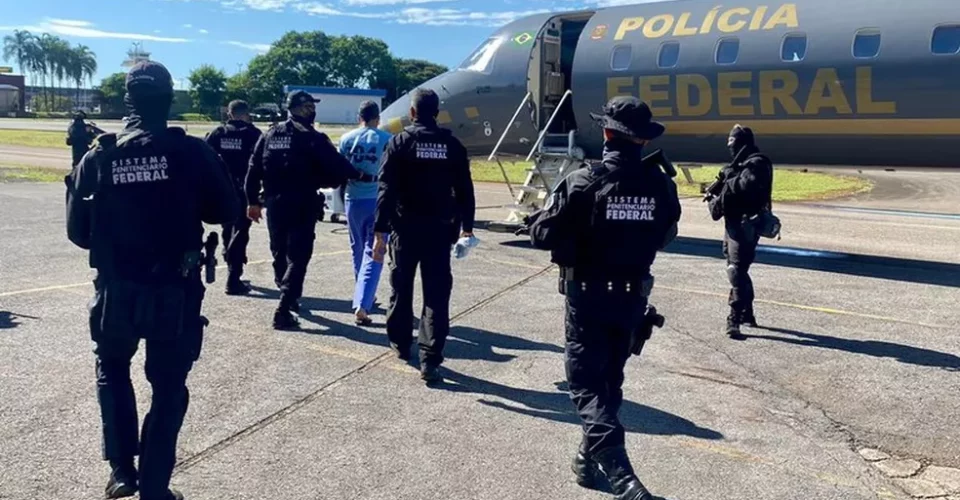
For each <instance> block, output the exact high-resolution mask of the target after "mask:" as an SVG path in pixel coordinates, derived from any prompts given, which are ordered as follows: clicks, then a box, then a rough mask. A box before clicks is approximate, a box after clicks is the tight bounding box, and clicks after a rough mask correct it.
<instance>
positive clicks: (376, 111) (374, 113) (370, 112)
mask: <svg viewBox="0 0 960 500" xmlns="http://www.w3.org/2000/svg"><path fill="white" fill-rule="evenodd" d="M359 113H360V119H362V120H363V121H365V122H368V121H370V120H373V119H375V118H378V117H380V106H378V105H377V103H375V102H373V101H363V102H362V103H360V112H359Z"/></svg>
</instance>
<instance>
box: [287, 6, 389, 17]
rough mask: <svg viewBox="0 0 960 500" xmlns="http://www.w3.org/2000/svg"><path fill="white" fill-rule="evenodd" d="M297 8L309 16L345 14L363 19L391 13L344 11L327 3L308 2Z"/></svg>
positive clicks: (386, 15) (387, 15)
mask: <svg viewBox="0 0 960 500" xmlns="http://www.w3.org/2000/svg"><path fill="white" fill-rule="evenodd" d="M297 10H299V11H302V12H306V13H307V14H310V15H311V16H345V17H359V18H364V19H380V18H387V17H392V16H393V15H394V14H392V13H389V12H388V13H383V12H379V13H376V14H374V13H368V12H346V11H342V10H338V9H335V8H333V7H331V6H330V5H327V4H322V3H308V4H302V5H297Z"/></svg>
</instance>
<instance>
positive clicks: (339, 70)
mask: <svg viewBox="0 0 960 500" xmlns="http://www.w3.org/2000/svg"><path fill="white" fill-rule="evenodd" d="M446 71H447V68H446V67H445V66H441V65H438V64H434V63H431V62H428V61H424V60H420V59H402V58H397V57H393V55H391V53H390V49H389V47H388V46H387V44H386V43H385V42H383V41H382V40H379V39H375V38H369V37H364V36H330V35H327V34H326V33H324V32H322V31H308V32H295V31H291V32H288V33H286V34H285V35H283V37H281V38H280V39H279V40H277V41H276V42H274V43H273V44H272V45H271V46H270V49H269V50H268V51H267V52H266V53H265V54H261V55H258V56H256V57H254V58H253V59H252V60H251V61H250V64H249V65H248V66H247V70H246V71H241V72H239V73H236V74H234V75H232V76H229V77H228V76H227V75H226V73H225V72H224V71H223V70H221V69H217V68H215V67H214V66H212V65H209V64H206V65H203V66H200V67H199V68H196V69H195V70H193V72H192V73H191V74H190V77H189V80H190V86H191V91H190V97H191V98H192V101H193V106H194V108H195V110H196V111H199V112H201V113H206V114H211V115H217V114H218V112H219V110H220V108H221V107H222V106H224V105H226V103H228V102H230V101H231V100H234V99H243V100H245V101H247V102H250V103H251V104H254V105H256V104H265V103H272V104H276V105H277V106H281V105H282V103H283V98H284V95H283V86H284V85H310V86H318V87H357V88H374V89H382V90H385V91H386V92H387V95H386V98H385V99H384V101H385V103H390V102H392V101H394V100H395V99H396V98H397V97H399V96H400V95H403V94H404V93H405V92H408V91H410V90H412V89H413V88H414V87H416V86H417V85H420V84H421V83H423V82H425V81H427V80H429V79H431V78H433V77H434V76H437V75H439V74H441V73H444V72H446Z"/></svg>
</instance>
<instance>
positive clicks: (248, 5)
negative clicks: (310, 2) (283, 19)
mask: <svg viewBox="0 0 960 500" xmlns="http://www.w3.org/2000/svg"><path fill="white" fill-rule="evenodd" d="M295 1H296V0H220V3H221V4H222V5H223V6H224V7H230V8H233V9H240V10H243V9H253V10H275V11H277V10H283V8H284V7H286V6H287V5H289V4H292V3H294V2H295Z"/></svg>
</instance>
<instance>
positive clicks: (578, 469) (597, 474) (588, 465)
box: [571, 448, 610, 491]
mask: <svg viewBox="0 0 960 500" xmlns="http://www.w3.org/2000/svg"><path fill="white" fill-rule="evenodd" d="M571 469H573V473H574V474H575V475H576V477H577V484H579V485H580V486H582V487H584V488H588V489H591V490H600V491H610V482H609V481H607V477H606V476H604V475H603V471H601V470H600V466H599V464H597V461H596V460H594V459H593V458H592V457H590V456H589V455H588V454H586V453H584V452H583V449H582V448H581V449H580V450H577V454H576V456H574V457H573V463H572V464H571Z"/></svg>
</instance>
